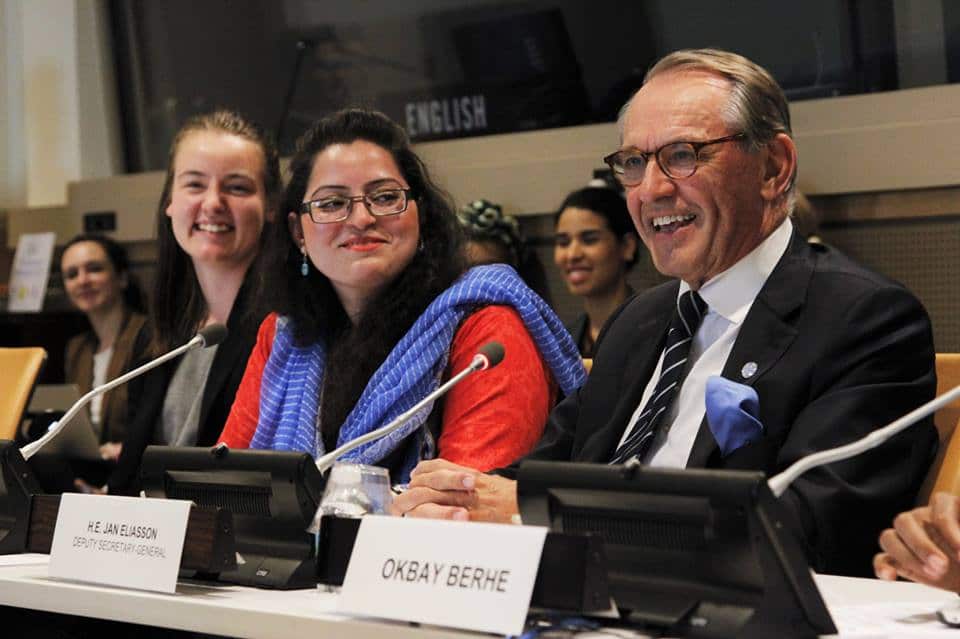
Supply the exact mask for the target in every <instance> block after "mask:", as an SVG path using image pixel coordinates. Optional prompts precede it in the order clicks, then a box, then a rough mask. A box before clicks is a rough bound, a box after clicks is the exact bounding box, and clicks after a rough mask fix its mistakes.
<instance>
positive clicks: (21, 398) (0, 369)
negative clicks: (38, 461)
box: [0, 347, 47, 439]
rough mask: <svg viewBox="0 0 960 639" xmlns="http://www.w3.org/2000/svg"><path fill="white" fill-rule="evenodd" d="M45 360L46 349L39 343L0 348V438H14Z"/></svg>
mask: <svg viewBox="0 0 960 639" xmlns="http://www.w3.org/2000/svg"><path fill="white" fill-rule="evenodd" d="M46 360H47V351H45V350H44V349H42V348H39V347H29V348H0V439H16V437H17V429H18V428H19V427H20V422H21V421H22V420H23V412H24V411H25V410H26V408H27V404H28V403H29V402H30V395H32V394H33V387H34V384H35V383H36V381H37V376H38V375H39V374H40V369H41V368H43V363H44V362H45V361H46Z"/></svg>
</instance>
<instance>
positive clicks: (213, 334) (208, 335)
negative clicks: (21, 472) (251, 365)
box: [20, 324, 227, 460]
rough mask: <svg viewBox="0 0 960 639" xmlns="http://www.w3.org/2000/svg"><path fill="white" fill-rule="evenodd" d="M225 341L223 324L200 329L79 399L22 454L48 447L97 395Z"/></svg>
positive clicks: (26, 456) (26, 454) (225, 328)
mask: <svg viewBox="0 0 960 639" xmlns="http://www.w3.org/2000/svg"><path fill="white" fill-rule="evenodd" d="M225 339H227V327H226V326H224V325H223V324H210V325H209V326H205V327H203V328H202V329H200V331H199V332H198V333H197V334H196V335H194V336H193V338H192V339H191V340H190V341H189V342H187V343H186V344H184V345H183V346H180V347H179V348H175V349H173V350H172V351H170V352H169V353H165V354H163V355H161V356H160V357H157V358H156V359H153V360H150V361H149V362H147V363H146V364H144V365H143V366H140V367H138V368H135V369H133V370H132V371H130V372H129V373H126V374H124V375H121V376H120V377H118V378H116V379H114V380H112V381H109V382H107V383H106V384H103V385H102V386H98V387H96V388H94V389H92V390H91V391H90V392H89V393H87V394H86V395H84V396H83V397H81V398H80V399H78V400H77V401H76V403H74V405H73V406H71V407H70V409H69V410H68V411H67V412H66V413H64V414H63V417H61V418H60V419H59V420H58V421H55V422H53V423H52V424H50V427H49V428H48V429H47V432H46V433H45V434H44V435H43V437H41V438H40V439H38V440H37V441H35V442H31V443H29V444H27V445H26V446H24V447H23V448H21V449H20V454H21V455H23V458H24V459H25V460H26V459H30V458H31V457H33V455H34V454H35V453H36V452H37V451H38V450H40V449H41V448H43V447H44V446H46V444H47V442H48V441H50V440H51V439H53V438H54V437H56V436H57V435H58V434H60V432H61V431H62V430H63V429H64V427H66V425H67V424H69V423H70V420H71V419H73V418H74V416H75V415H76V414H77V413H78V412H80V409H81V408H83V407H84V406H86V405H87V404H88V403H89V402H90V400H92V399H93V398H94V397H96V396H97V395H100V394H101V393H106V392H107V391H108V390H111V389H113V388H116V387H117V386H119V385H121V384H125V383H126V382H128V381H130V380H131V379H133V378H134V377H138V376H140V375H142V374H144V373H146V372H147V371H149V370H151V369H154V368H156V367H157V366H159V365H160V364H163V363H164V362H167V361H169V360H171V359H173V358H174V357H178V356H180V355H182V354H184V353H186V352H187V351H190V350H193V349H195V348H208V347H210V346H216V345H217V344H220V343H221V342H223V340H225Z"/></svg>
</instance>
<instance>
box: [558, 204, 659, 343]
mask: <svg viewBox="0 0 960 639" xmlns="http://www.w3.org/2000/svg"><path fill="white" fill-rule="evenodd" d="M555 224H556V226H555V229H554V238H553V261H554V263H555V264H556V265H557V268H559V269H560V273H561V275H562V276H563V281H564V283H565V284H566V285H567V290H569V291H570V293H571V294H572V295H576V296H577V297H581V298H583V308H584V313H583V314H581V315H580V316H579V317H578V318H577V319H576V321H575V322H574V323H573V324H572V325H570V326H569V327H568V328H569V329H570V334H571V335H573V339H574V341H575V342H576V343H577V347H578V348H579V349H580V354H581V355H582V356H583V357H585V358H591V357H593V349H594V345H595V344H596V341H597V335H599V334H600V329H601V328H603V325H604V324H605V323H606V321H607V318H609V317H610V315H611V314H612V313H613V312H614V310H616V309H617V307H619V306H620V305H621V304H623V303H624V302H625V301H626V299H627V298H628V297H630V295H631V294H632V293H633V290H632V289H631V288H630V285H629V284H627V272H628V271H629V270H630V269H631V268H632V267H633V265H634V264H636V262H637V250H638V246H639V244H640V241H639V238H638V237H637V229H636V228H635V227H634V226H633V222H632V221H631V220H630V214H629V213H628V212H627V205H626V203H625V202H624V200H623V196H621V195H620V194H619V193H617V192H616V191H614V190H613V189H610V188H606V187H604V186H588V187H586V188H583V189H580V190H577V191H574V192H573V193H571V194H569V195H568V196H567V197H566V198H565V199H564V201H563V204H561V205H560V208H559V210H558V211H557V214H556V216H555Z"/></svg>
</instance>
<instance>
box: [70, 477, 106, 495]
mask: <svg viewBox="0 0 960 639" xmlns="http://www.w3.org/2000/svg"><path fill="white" fill-rule="evenodd" d="M73 487H74V488H76V489H77V492H78V493H83V494H84V495H106V494H107V487H106V486H93V485H91V484H88V483H87V482H85V481H84V480H82V479H79V478H77V479H74V480H73Z"/></svg>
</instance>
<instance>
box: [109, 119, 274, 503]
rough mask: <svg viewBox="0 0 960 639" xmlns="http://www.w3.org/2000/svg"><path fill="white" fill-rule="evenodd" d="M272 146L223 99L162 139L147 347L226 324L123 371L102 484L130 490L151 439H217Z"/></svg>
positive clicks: (258, 237)
mask: <svg viewBox="0 0 960 639" xmlns="http://www.w3.org/2000/svg"><path fill="white" fill-rule="evenodd" d="M280 191H281V181H280V168H279V161H278V156H277V151H276V148H275V147H274V146H273V144H272V142H271V141H270V140H269V139H268V138H267V137H266V136H265V134H264V133H263V132H262V131H261V129H259V128H258V127H257V126H256V125H254V124H253V123H251V122H249V121H247V120H245V119H244V118H243V117H242V116H240V115H238V114H236V113H233V112H230V111H217V112H214V113H210V114H206V115H201V116H196V117H194V118H191V119H190V120H188V121H187V122H186V124H184V125H183V126H182V127H181V128H180V130H179V131H178V133H177V135H176V137H175V138H174V141H173V144H172V145H171V149H170V160H169V165H168V167H167V177H166V182H165V184H164V187H163V192H162V194H161V196H160V202H159V205H158V207H157V214H156V219H157V254H158V255H157V259H158V264H157V274H156V278H155V286H154V291H153V296H152V299H151V304H150V317H149V323H148V329H149V331H150V340H149V350H148V356H149V357H151V358H152V357H156V356H159V355H162V354H163V353H165V352H167V351H169V350H172V349H173V348H176V347H178V346H180V345H182V344H184V343H186V342H187V341H189V340H190V339H191V338H193V336H194V335H195V334H196V333H197V331H198V330H200V329H201V328H203V327H205V326H207V325H210V324H226V326H227V328H228V330H229V333H228V335H227V337H226V339H225V340H224V341H223V342H221V343H220V344H219V345H218V346H214V347H209V348H202V349H195V350H192V351H189V352H188V353H187V354H185V355H183V356H182V357H179V358H177V359H174V360H172V361H171V362H168V363H167V364H164V365H163V366H160V367H158V368H155V369H153V370H152V371H150V372H149V373H146V374H145V375H143V376H141V377H139V378H136V379H134V380H132V381H131V382H130V390H129V393H130V397H131V398H135V401H136V406H135V407H134V409H133V411H132V412H131V420H130V423H129V424H128V429H127V436H126V439H125V440H124V443H123V451H122V452H121V454H120V459H119V461H118V463H117V469H116V470H115V471H114V472H113V474H112V475H111V476H110V479H109V482H108V487H109V492H110V493H111V494H131V493H132V494H136V493H137V492H138V490H139V486H138V483H139V482H138V479H137V477H138V474H139V468H140V461H141V458H142V456H143V451H144V450H145V449H146V447H147V446H148V445H150V444H165V445H169V446H209V445H211V444H213V443H215V442H216V441H217V438H218V437H219V435H220V431H221V430H222V429H223V424H224V423H225V422H226V419H227V414H228V413H229V410H230V406H231V405H232V404H233V398H234V395H235V394H236V391H237V386H238V385H239V383H240V378H241V377H242V373H243V365H244V362H246V360H247V358H248V356H249V355H250V351H251V349H252V347H253V344H254V342H255V340H256V333H257V328H258V326H259V324H260V322H261V321H262V320H263V317H264V313H263V312H262V311H260V310H259V309H260V305H259V304H258V303H257V299H256V297H255V295H254V291H255V289H256V288H257V287H256V282H255V280H256V279H257V277H258V276H259V275H260V274H261V273H262V269H260V268H258V267H257V262H258V260H257V258H258V255H259V253H260V249H261V246H262V244H263V242H264V241H265V238H266V230H267V229H269V228H270V227H271V226H272V224H271V222H272V221H273V220H274V217H275V213H276V210H277V203H278V201H279V199H280Z"/></svg>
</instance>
